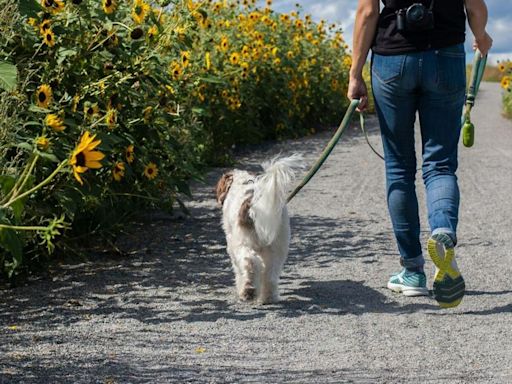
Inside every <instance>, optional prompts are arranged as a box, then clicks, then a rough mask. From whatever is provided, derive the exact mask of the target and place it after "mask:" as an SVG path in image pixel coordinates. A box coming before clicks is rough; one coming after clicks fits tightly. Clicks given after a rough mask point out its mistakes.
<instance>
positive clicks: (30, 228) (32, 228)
mask: <svg viewBox="0 0 512 384" xmlns="http://www.w3.org/2000/svg"><path fill="white" fill-rule="evenodd" d="M0 229H13V230H15V231H45V230H47V229H48V228H47V227H37V226H23V225H8V224H0Z"/></svg>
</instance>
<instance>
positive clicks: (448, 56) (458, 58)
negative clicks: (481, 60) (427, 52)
mask: <svg viewBox="0 0 512 384" xmlns="http://www.w3.org/2000/svg"><path fill="white" fill-rule="evenodd" d="M435 55H436V64H437V68H436V69H437V86H438V87H439V89H440V90H443V91H447V92H457V91H461V90H463V89H466V53H465V52H464V45H462V44H457V45H452V46H450V47H446V48H441V49H438V50H436V51H435Z"/></svg>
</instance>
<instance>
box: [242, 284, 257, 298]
mask: <svg viewBox="0 0 512 384" xmlns="http://www.w3.org/2000/svg"><path fill="white" fill-rule="evenodd" d="M255 296H256V288H254V287H253V286H252V285H249V284H246V285H245V287H244V288H243V289H242V291H241V292H240V300H242V301H250V300H254V297H255Z"/></svg>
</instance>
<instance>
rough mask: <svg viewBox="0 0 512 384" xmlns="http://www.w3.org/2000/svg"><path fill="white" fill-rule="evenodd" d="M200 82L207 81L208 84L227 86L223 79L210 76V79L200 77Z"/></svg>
mask: <svg viewBox="0 0 512 384" xmlns="http://www.w3.org/2000/svg"><path fill="white" fill-rule="evenodd" d="M198 80H201V81H205V82H207V83H213V84H225V83H226V81H225V80H223V79H220V78H218V77H213V76H208V77H200V78H199V79H198Z"/></svg>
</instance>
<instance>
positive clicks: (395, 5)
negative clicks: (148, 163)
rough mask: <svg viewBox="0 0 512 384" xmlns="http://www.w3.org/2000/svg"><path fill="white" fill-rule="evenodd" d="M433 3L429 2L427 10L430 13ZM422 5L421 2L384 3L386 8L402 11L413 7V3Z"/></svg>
mask: <svg viewBox="0 0 512 384" xmlns="http://www.w3.org/2000/svg"><path fill="white" fill-rule="evenodd" d="M434 1H435V0H432V1H431V2H430V7H429V8H428V9H429V11H432V10H433V9H434ZM418 2H420V3H422V1H421V0H416V1H415V0H386V1H385V2H384V4H385V5H386V7H387V8H391V9H397V10H398V9H403V8H408V7H410V6H411V5H413V4H414V3H418Z"/></svg>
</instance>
